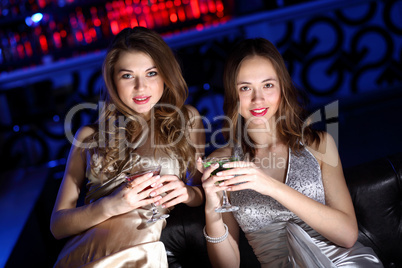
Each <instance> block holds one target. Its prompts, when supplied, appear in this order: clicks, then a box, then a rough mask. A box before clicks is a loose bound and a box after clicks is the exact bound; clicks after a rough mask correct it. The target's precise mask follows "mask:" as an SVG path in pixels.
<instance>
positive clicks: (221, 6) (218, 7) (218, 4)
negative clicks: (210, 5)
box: [216, 1, 224, 12]
mask: <svg viewBox="0 0 402 268" xmlns="http://www.w3.org/2000/svg"><path fill="white" fill-rule="evenodd" d="M223 9H224V7H223V4H222V2H221V1H216V10H217V11H218V12H222V11H223Z"/></svg>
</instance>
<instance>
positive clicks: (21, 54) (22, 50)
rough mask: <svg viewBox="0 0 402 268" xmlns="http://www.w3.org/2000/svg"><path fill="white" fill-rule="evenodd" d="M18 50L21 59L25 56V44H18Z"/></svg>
mask: <svg viewBox="0 0 402 268" xmlns="http://www.w3.org/2000/svg"><path fill="white" fill-rule="evenodd" d="M17 51H18V56H19V57H20V59H23V58H24V46H23V45H21V44H19V45H18V46H17Z"/></svg>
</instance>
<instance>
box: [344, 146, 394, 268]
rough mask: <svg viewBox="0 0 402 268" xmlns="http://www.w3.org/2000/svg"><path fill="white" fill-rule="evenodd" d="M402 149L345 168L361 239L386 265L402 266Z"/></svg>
mask: <svg viewBox="0 0 402 268" xmlns="http://www.w3.org/2000/svg"><path fill="white" fill-rule="evenodd" d="M401 175H402V153H399V154H396V155H393V156H390V157H387V158H382V159H378V160H375V161H371V162H369V163H364V164H361V165H358V166H355V167H350V168H347V169H345V178H346V182H347V185H348V187H349V191H350V194H351V196H352V200H353V204H354V207H355V211H356V217H357V221H358V226H359V238H358V240H359V241H360V242H361V243H362V244H364V245H366V246H369V247H371V248H373V250H374V251H375V252H376V253H377V255H378V257H379V258H380V259H381V260H382V262H383V264H384V266H385V267H402V180H401Z"/></svg>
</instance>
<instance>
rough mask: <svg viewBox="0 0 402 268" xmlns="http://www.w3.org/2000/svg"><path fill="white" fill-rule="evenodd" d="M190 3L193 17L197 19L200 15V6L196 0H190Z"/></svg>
mask: <svg viewBox="0 0 402 268" xmlns="http://www.w3.org/2000/svg"><path fill="white" fill-rule="evenodd" d="M190 5H191V11H192V12H193V15H194V18H196V19H198V18H199V17H200V8H199V6H198V0H191V3H190Z"/></svg>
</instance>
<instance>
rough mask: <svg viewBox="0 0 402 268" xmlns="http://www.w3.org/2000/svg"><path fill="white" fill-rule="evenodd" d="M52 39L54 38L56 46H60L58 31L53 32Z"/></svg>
mask: <svg viewBox="0 0 402 268" xmlns="http://www.w3.org/2000/svg"><path fill="white" fill-rule="evenodd" d="M53 40H54V44H55V46H56V47H57V48H61V37H60V34H59V33H58V32H55V33H54V34H53Z"/></svg>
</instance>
